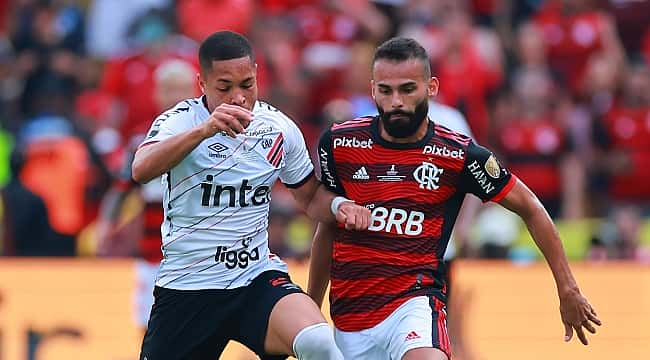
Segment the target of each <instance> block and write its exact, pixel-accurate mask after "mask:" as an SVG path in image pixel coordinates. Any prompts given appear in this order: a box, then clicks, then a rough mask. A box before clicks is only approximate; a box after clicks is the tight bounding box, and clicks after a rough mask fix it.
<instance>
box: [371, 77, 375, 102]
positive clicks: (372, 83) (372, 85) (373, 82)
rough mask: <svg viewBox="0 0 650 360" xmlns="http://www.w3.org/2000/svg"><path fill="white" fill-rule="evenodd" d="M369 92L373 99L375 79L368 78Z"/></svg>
mask: <svg viewBox="0 0 650 360" xmlns="http://www.w3.org/2000/svg"><path fill="white" fill-rule="evenodd" d="M370 94H372V99H373V100H376V99H375V80H370Z"/></svg>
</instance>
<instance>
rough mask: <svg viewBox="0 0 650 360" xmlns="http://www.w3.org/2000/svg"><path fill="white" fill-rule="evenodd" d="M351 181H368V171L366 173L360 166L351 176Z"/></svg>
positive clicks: (363, 167) (364, 168)
mask: <svg viewBox="0 0 650 360" xmlns="http://www.w3.org/2000/svg"><path fill="white" fill-rule="evenodd" d="M352 179H354V180H369V179H370V176H368V171H366V167H365V166H362V167H360V168H359V170H357V171H356V172H355V173H354V175H352Z"/></svg>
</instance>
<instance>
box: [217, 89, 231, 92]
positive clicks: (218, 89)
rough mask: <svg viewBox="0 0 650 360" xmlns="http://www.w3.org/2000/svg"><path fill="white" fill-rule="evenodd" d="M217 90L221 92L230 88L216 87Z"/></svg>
mask: <svg viewBox="0 0 650 360" xmlns="http://www.w3.org/2000/svg"><path fill="white" fill-rule="evenodd" d="M217 90H218V91H221V92H228V91H230V88H217Z"/></svg>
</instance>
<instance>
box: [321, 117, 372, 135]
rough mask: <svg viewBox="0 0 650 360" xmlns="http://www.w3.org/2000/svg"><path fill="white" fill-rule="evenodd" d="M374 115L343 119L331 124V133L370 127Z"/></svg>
mask: <svg viewBox="0 0 650 360" xmlns="http://www.w3.org/2000/svg"><path fill="white" fill-rule="evenodd" d="M373 119H374V117H372V116H362V117H358V118H355V119H352V120H348V121H344V122H342V123H336V124H333V125H332V127H331V128H330V131H331V132H332V133H340V132H345V131H350V130H359V129H363V128H368V129H369V128H370V125H371V124H372V121H373Z"/></svg>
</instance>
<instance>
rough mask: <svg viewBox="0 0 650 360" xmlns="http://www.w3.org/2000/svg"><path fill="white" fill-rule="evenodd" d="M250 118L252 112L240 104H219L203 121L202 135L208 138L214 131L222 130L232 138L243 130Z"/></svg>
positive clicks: (251, 117)
mask: <svg viewBox="0 0 650 360" xmlns="http://www.w3.org/2000/svg"><path fill="white" fill-rule="evenodd" d="M252 119H253V113H252V112H251V111H248V110H246V109H244V108H243V107H241V106H237V105H231V104H221V105H219V106H217V107H216V108H215V109H214V111H213V112H212V114H210V117H209V118H208V120H207V121H205V122H204V123H203V125H202V126H203V136H204V137H205V138H209V137H212V136H214V134H216V133H219V132H224V133H226V135H228V136H230V137H233V138H234V137H236V136H237V134H241V133H243V132H244V131H245V129H246V127H248V124H250V122H251V120H252Z"/></svg>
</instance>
